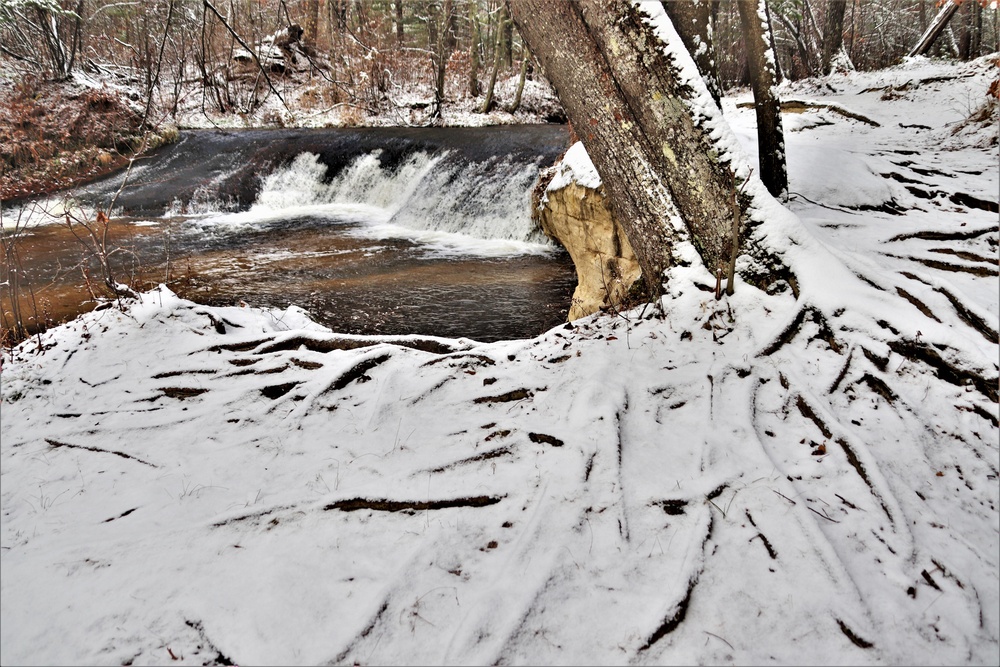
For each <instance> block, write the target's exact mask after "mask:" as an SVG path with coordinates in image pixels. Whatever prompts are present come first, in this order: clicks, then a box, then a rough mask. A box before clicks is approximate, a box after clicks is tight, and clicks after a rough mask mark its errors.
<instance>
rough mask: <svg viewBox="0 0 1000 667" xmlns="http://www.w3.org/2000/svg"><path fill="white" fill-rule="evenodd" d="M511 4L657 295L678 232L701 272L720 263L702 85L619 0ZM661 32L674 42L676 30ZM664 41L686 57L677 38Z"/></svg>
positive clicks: (722, 224) (720, 167) (720, 219)
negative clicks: (698, 110)
mask: <svg viewBox="0 0 1000 667" xmlns="http://www.w3.org/2000/svg"><path fill="white" fill-rule="evenodd" d="M510 7H511V11H512V13H513V15H514V21H515V23H516V24H517V28H518V31H519V32H520V34H521V37H522V39H524V41H525V42H526V43H527V45H528V48H529V49H530V50H531V51H532V53H534V54H535V55H536V57H538V59H539V61H540V62H541V64H542V67H543V68H544V70H545V73H546V75H547V76H548V78H549V81H550V82H551V83H552V84H553V86H554V87H555V89H556V91H557V92H558V94H559V99H560V101H561V102H562V103H563V106H564V108H565V109H566V114H567V116H568V117H569V120H570V122H571V123H572V125H573V127H574V128H575V129H576V132H577V133H578V135H579V136H580V138H581V139H582V141H583V143H584V145H585V146H586V148H587V152H588V153H589V155H590V157H591V159H592V160H593V162H594V164H595V166H596V167H597V169H598V172H599V173H600V174H601V178H602V181H603V183H604V188H605V190H606V192H607V194H608V201H609V202H610V204H611V207H612V209H613V211H614V213H615V216H616V218H617V220H618V221H619V222H620V224H621V225H622V228H623V229H624V230H625V234H626V236H627V237H628V240H629V243H630V245H631V246H632V249H633V250H634V252H635V255H636V258H637V260H638V262H639V265H640V266H641V267H642V271H643V277H644V279H645V281H646V284H647V286H648V287H649V288H650V290H651V291H652V292H653V293H658V292H659V289H660V286H661V277H662V272H663V271H664V270H665V269H666V268H668V267H669V266H671V264H672V263H673V255H672V251H673V249H674V247H675V245H676V244H677V242H679V241H681V240H687V239H690V240H691V241H692V242H693V244H694V246H695V248H697V250H698V252H699V253H700V254H701V257H702V259H703V260H704V262H705V265H706V266H707V267H708V268H709V270H711V271H713V272H714V271H716V270H725V267H726V265H727V264H728V261H729V255H730V250H731V248H732V243H733V240H734V239H733V238H732V227H733V206H732V202H733V196H734V195H733V193H734V182H735V177H734V174H733V172H732V169H731V167H730V165H729V164H728V163H724V162H721V160H720V158H719V155H721V154H723V152H724V151H723V150H722V147H721V146H719V145H716V143H715V142H714V141H713V139H712V138H711V137H710V134H709V133H710V129H709V127H708V126H709V123H706V122H695V118H694V113H693V108H695V107H696V106H700V105H702V104H703V102H704V101H705V100H707V99H708V92H707V90H704V89H700V90H701V92H696V91H697V90H699V89H698V87H697V84H698V83H699V82H688V81H685V80H684V79H683V78H682V76H681V73H680V72H681V70H680V69H679V66H678V64H677V63H676V62H675V60H674V58H672V57H670V56H668V55H666V54H665V53H664V50H663V49H662V43H661V42H660V39H659V37H656V36H655V35H654V33H653V30H652V29H651V28H650V26H649V25H647V23H646V22H645V21H644V19H643V17H642V16H641V15H640V10H639V9H637V8H636V7H635V6H633V5H632V3H630V2H628V1H627V0H580V1H579V2H574V3H570V2H551V1H549V0H510ZM664 18H665V17H664ZM668 23H669V22H668ZM668 27H669V26H668ZM666 32H667V33H670V32H673V30H672V29H668V30H666ZM667 39H671V40H677V41H678V42H679V37H677V36H676V34H674V35H672V36H670V37H667ZM672 46H673V47H674V49H675V50H677V51H679V52H680V55H681V56H682V57H687V56H686V54H685V53H684V48H683V45H682V44H679V43H673V44H672ZM692 84H695V86H694V87H692Z"/></svg>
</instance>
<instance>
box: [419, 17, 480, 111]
mask: <svg viewBox="0 0 1000 667" xmlns="http://www.w3.org/2000/svg"><path fill="white" fill-rule="evenodd" d="M400 1H402V0H400ZM469 23H470V24H471V32H472V40H471V41H472V44H471V45H470V46H469V96H470V97H472V98H476V97H479V93H480V92H482V91H481V90H480V89H479V43H480V41H481V40H482V37H481V35H480V32H479V16H478V15H477V12H476V3H475V2H470V3H469Z"/></svg>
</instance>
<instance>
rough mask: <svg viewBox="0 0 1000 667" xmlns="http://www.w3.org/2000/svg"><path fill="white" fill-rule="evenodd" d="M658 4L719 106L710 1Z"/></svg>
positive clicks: (679, 0)
mask: <svg viewBox="0 0 1000 667" xmlns="http://www.w3.org/2000/svg"><path fill="white" fill-rule="evenodd" d="M661 4H662V5H663V8H664V9H665V10H666V11H667V16H669V17H670V22H671V23H673V24H674V29H676V30H677V34H678V35H680V37H681V41H683V42H684V46H685V47H686V48H687V50H688V53H690V54H691V57H692V58H694V63H695V65H697V66H698V71H699V72H701V77H702V78H703V79H705V85H706V86H708V92H709V93H710V94H711V95H712V99H713V100H715V104H716V105H718V104H719V103H720V100H721V99H722V82H721V80H720V79H719V68H718V66H717V65H716V62H715V40H714V39H712V9H713V7H712V3H711V2H708V0H701V1H700V2H696V1H695V0H661Z"/></svg>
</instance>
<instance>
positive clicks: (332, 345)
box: [208, 336, 459, 354]
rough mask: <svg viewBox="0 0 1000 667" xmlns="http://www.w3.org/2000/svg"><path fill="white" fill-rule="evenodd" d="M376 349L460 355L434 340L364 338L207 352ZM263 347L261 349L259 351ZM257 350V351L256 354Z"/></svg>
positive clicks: (297, 340)
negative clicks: (375, 347) (398, 348)
mask: <svg viewBox="0 0 1000 667" xmlns="http://www.w3.org/2000/svg"><path fill="white" fill-rule="evenodd" d="M376 345H395V346H397V347H405V348H409V349H412V350H420V351H422V352H430V353H431V354H451V353H453V352H457V351H459V350H458V349H456V348H455V347H452V346H451V345H448V344H446V343H443V342H441V341H437V340H428V339H426V338H415V339H407V340H387V339H384V338H374V337H366V338H363V339H357V338H339V337H331V338H315V337H313V336H292V337H291V338H285V339H284V340H280V341H275V340H274V339H273V338H263V339H260V340H250V341H245V342H242V343H226V344H224V345H213V346H212V347H210V348H208V352H222V351H225V352H249V351H250V350H257V354H267V353H269V352H285V351H290V350H297V349H299V348H300V347H302V346H305V348H306V349H307V350H311V351H313V352H333V351H334V350H345V351H346V350H359V349H361V348H365V347H374V346H376ZM261 346H263V347H261ZM257 348H260V349H259V350H258V349H257Z"/></svg>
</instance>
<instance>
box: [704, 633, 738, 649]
mask: <svg viewBox="0 0 1000 667" xmlns="http://www.w3.org/2000/svg"><path fill="white" fill-rule="evenodd" d="M702 632H704V633H705V634H706V635H711V636H713V637H715V638H716V639H718V640H719V641H720V642H722V643H723V644H725V645H726V646H728V647H729V648H731V649H732V650H734V651H735V650H736V649H735V648H734V647H733V645H732V644H730V643H729V642H727V641H726V640H725V639H723V638H722V637H720V636H719V635H717V634H715V633H714V632H709V631H708V630H702Z"/></svg>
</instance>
